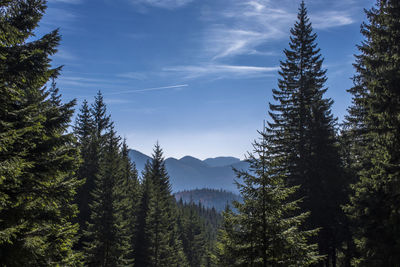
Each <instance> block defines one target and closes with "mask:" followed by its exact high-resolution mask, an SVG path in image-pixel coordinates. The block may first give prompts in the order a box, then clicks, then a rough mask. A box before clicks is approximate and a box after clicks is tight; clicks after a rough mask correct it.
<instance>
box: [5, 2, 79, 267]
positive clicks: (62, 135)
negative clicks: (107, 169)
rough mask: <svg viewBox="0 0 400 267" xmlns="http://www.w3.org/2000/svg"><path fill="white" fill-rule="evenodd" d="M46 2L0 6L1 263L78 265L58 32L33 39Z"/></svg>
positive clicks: (68, 108) (71, 150) (72, 151)
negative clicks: (57, 64)
mask: <svg viewBox="0 0 400 267" xmlns="http://www.w3.org/2000/svg"><path fill="white" fill-rule="evenodd" d="M45 9H46V6H45V1H39V0H26V1H1V2H0V29H1V30H0V265H1V266H56V265H76V264H78V263H79V262H78V261H79V255H78V254H76V253H74V252H73V251H72V245H73V243H74V242H75V239H76V232H77V225H75V224H73V223H71V221H72V219H73V217H74V216H76V207H75V205H73V204H72V200H73V198H74V195H75V191H76V189H77V187H78V185H79V184H78V182H77V180H76V178H74V171H75V170H76V169H77V167H78V162H79V155H78V151H77V149H76V148H75V146H74V138H73V136H72V135H71V134H67V133H66V131H67V128H68V127H69V123H70V119H71V116H72V114H73V110H72V107H73V106H74V105H75V101H72V102H69V103H65V104H64V103H62V102H61V100H60V99H61V98H60V95H59V94H58V89H57V88H56V85H55V82H54V80H53V84H52V87H51V89H50V90H48V89H46V83H48V82H49V81H50V79H51V78H55V77H56V76H57V75H58V72H59V68H56V69H51V66H50V62H51V60H50V56H52V55H53V54H55V52H56V47H57V45H58V43H59V41H60V36H59V34H58V31H57V30H56V31H53V32H51V33H49V34H46V35H44V36H43V37H41V38H39V39H36V40H33V41H30V40H28V38H30V37H32V36H33V30H34V29H35V28H36V27H37V25H38V23H39V21H40V19H41V17H42V15H43V13H44V11H45Z"/></svg>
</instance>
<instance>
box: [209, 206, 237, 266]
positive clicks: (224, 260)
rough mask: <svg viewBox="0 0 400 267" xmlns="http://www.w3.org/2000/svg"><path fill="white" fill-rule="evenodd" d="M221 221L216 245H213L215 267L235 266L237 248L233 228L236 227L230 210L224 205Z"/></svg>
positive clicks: (234, 217)
mask: <svg viewBox="0 0 400 267" xmlns="http://www.w3.org/2000/svg"><path fill="white" fill-rule="evenodd" d="M222 216H223V221H222V225H221V227H220V228H219V229H218V235H217V243H216V244H215V252H214V262H215V264H216V265H217V266H235V263H236V257H237V253H236V250H237V247H238V246H239V244H236V240H237V238H236V236H235V233H236V232H235V231H234V230H235V226H236V225H237V223H236V221H235V219H236V218H237V217H236V216H234V214H233V212H232V210H231V208H230V206H229V205H226V207H225V210H224V211H223V213H222Z"/></svg>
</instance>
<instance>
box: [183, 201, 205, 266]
mask: <svg viewBox="0 0 400 267" xmlns="http://www.w3.org/2000/svg"><path fill="white" fill-rule="evenodd" d="M195 207H196V206H195V204H194V203H193V202H190V203H189V204H188V207H187V209H186V210H184V213H183V218H182V219H183V225H182V226H181V227H182V231H183V234H182V245H183V250H184V252H185V255H186V258H187V261H188V263H189V266H193V267H196V266H198V267H200V266H201V264H202V260H203V257H204V256H205V249H206V242H205V241H206V240H205V232H204V231H205V229H204V228H203V226H202V224H201V221H200V217H199V215H198V214H197V210H196V209H195ZM185 211H186V212H185Z"/></svg>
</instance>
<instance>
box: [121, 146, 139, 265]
mask: <svg viewBox="0 0 400 267" xmlns="http://www.w3.org/2000/svg"><path fill="white" fill-rule="evenodd" d="M128 151H129V150H128V146H127V145H126V142H125V140H124V142H123V143H122V151H121V164H120V168H121V179H119V180H118V181H117V187H116V190H115V195H116V198H117V200H116V208H117V214H118V217H117V224H118V228H119V232H120V238H121V239H122V240H121V246H122V247H121V250H122V251H123V254H124V258H125V259H127V260H128V261H127V262H126V264H128V263H132V262H133V258H134V253H133V247H134V242H135V238H134V237H135V225H136V222H137V211H138V204H139V180H138V175H137V170H136V167H135V165H134V164H133V163H131V161H130V159H129V156H128Z"/></svg>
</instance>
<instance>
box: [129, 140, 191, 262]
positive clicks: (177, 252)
mask: <svg viewBox="0 0 400 267" xmlns="http://www.w3.org/2000/svg"><path fill="white" fill-rule="evenodd" d="M145 171H146V172H145V173H144V174H143V176H144V177H145V178H144V179H145V182H146V183H149V184H148V185H146V186H148V188H151V192H152V193H151V195H149V196H146V198H147V199H143V197H142V205H143V204H144V205H143V206H145V209H144V210H142V211H141V212H142V213H145V221H144V222H143V219H142V224H143V225H144V232H145V235H146V236H145V237H144V243H143V244H145V245H146V247H145V248H142V253H143V252H144V253H143V254H144V255H143V254H142V257H144V259H147V265H143V266H156V267H157V266H184V265H183V264H184V262H185V260H186V259H185V257H184V254H183V251H182V245H181V243H180V240H179V239H178V233H177V229H176V221H175V218H176V204H175V199H174V197H173V196H172V195H171V185H170V183H169V177H168V174H167V171H166V169H165V163H164V158H163V155H162V150H161V148H160V146H159V145H158V144H157V145H156V146H155V148H154V153H153V157H152V161H151V162H148V164H147V166H146V168H145ZM144 202H145V203H144ZM146 206H147V207H146ZM143 244H141V245H142V246H143ZM143 250H144V251H143ZM138 259H139V257H138V256H137V257H136V259H135V261H136V262H137V260H138ZM137 263H138V262H137ZM145 263H146V262H145ZM139 266H141V265H139Z"/></svg>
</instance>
